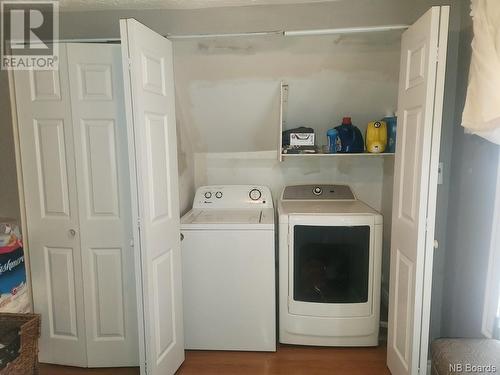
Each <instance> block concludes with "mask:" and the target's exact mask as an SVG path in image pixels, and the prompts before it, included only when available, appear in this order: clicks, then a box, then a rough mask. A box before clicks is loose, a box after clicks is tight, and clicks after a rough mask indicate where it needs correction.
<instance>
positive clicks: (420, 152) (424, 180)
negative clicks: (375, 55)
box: [387, 7, 449, 375]
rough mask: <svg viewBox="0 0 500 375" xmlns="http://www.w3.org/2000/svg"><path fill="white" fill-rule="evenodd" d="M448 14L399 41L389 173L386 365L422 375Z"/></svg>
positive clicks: (430, 17) (441, 10) (430, 16)
mask: <svg viewBox="0 0 500 375" xmlns="http://www.w3.org/2000/svg"><path fill="white" fill-rule="evenodd" d="M448 17H449V7H432V8H431V9H430V10H429V11H428V12H427V13H425V14H424V15H423V16H422V17H421V18H420V19H419V20H418V21H417V22H415V23H414V24H413V25H411V26H410V28H409V29H408V30H406V31H405V32H404V33H403V37H402V41H401V65H400V76H399V95H398V138H397V149H396V158H395V167H394V190H393V191H394V197H393V207H392V231H391V233H392V239H391V266H390V283H389V286H390V289H389V327H388V338H387V365H388V367H389V369H390V370H391V373H392V374H393V375H417V374H425V373H426V370H427V353H428V342H429V318H430V302H431V301H430V294H431V293H430V292H431V287H432V259H433V258H432V257H433V242H434V222H435V213H436V192H437V175H438V163H439V145H440V134H441V117H442V109H443V94H444V74H445V66H446V47H447V38H448Z"/></svg>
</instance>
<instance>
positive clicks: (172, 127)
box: [120, 19, 184, 375]
mask: <svg viewBox="0 0 500 375" xmlns="http://www.w3.org/2000/svg"><path fill="white" fill-rule="evenodd" d="M120 33H121V38H122V56H123V72H124V80H125V93H126V95H125V97H126V104H127V111H126V113H127V124H128V135H129V148H130V150H131V153H130V158H131V159H130V165H133V166H134V167H135V170H133V171H132V173H131V175H130V178H131V186H132V189H133V193H132V199H133V202H134V205H133V217H134V219H135V220H137V222H138V223H139V228H138V230H137V231H136V232H135V234H134V241H135V243H136V244H137V249H136V264H137V267H136V274H138V275H142V277H141V278H140V279H138V280H137V291H138V294H139V295H138V305H139V309H138V314H139V329H140V334H139V336H140V338H141V340H144V341H141V344H142V345H141V371H142V373H143V374H144V373H148V374H153V375H156V374H158V375H159V374H162V375H166V374H174V373H175V371H176V370H177V368H178V367H179V366H180V365H181V363H182V362H183V360H184V336H183V323H182V286H181V258H180V256H181V254H180V213H179V191H178V172H177V136H176V122H175V98H174V80H173V62H172V45H171V43H170V42H169V41H168V40H167V39H165V38H164V37H162V36H160V35H158V34H156V33H155V32H153V31H151V30H150V29H148V28H147V27H145V26H144V25H142V24H140V23H139V22H137V21H135V20H133V19H126V20H121V21H120Z"/></svg>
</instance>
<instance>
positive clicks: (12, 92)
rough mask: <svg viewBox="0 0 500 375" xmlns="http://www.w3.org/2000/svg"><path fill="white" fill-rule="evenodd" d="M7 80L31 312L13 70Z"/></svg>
mask: <svg viewBox="0 0 500 375" xmlns="http://www.w3.org/2000/svg"><path fill="white" fill-rule="evenodd" d="M7 76H8V80H9V96H10V113H11V119H12V135H13V141H14V157H15V161H16V175H17V191H18V196H19V213H20V217H19V221H20V223H19V224H20V225H21V238H22V241H23V252H24V267H25V270H26V286H27V287H28V296H29V302H30V311H31V312H33V308H34V302H33V288H32V283H31V262H30V249H29V241H28V235H27V234H28V225H27V222H28V221H27V214H26V200H25V198H24V196H25V192H24V180H23V169H22V164H21V139H20V136H19V121H18V118H17V102H16V87H15V82H14V70H12V69H10V70H8V71H7Z"/></svg>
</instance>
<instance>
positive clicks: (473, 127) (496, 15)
mask: <svg viewBox="0 0 500 375" xmlns="http://www.w3.org/2000/svg"><path fill="white" fill-rule="evenodd" d="M471 16H472V22H473V29H474V39H473V40H472V59H471V65H470V71H469V85H468V87H467V98H466V101H465V107H464V111H463V113H462V126H463V127H464V128H465V129H466V132H468V133H473V134H477V135H479V136H481V137H484V138H486V139H488V140H489V141H491V142H494V143H496V144H499V145H500V0H471Z"/></svg>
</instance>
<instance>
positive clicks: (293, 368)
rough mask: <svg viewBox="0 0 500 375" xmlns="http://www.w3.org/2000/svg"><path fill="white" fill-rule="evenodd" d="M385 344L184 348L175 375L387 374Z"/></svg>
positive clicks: (44, 371) (98, 372) (92, 374)
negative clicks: (273, 349)
mask: <svg viewBox="0 0 500 375" xmlns="http://www.w3.org/2000/svg"><path fill="white" fill-rule="evenodd" d="M385 355H386V350H385V347H378V348H317V347H304V346H291V345H281V346H280V347H279V349H278V351H277V352H276V353H255V352H211V351H187V352H186V360H185V361H184V363H183V364H182V366H181V368H180V369H179V371H177V374H178V375H261V374H262V375H327V374H328V375H337V374H339V375H340V374H346V375H382V374H383V375H390V372H389V370H388V369H387V367H386V365H385ZM137 374H139V370H138V369H137V368H122V369H77V368H72V367H62V366H51V365H40V375H137Z"/></svg>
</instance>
